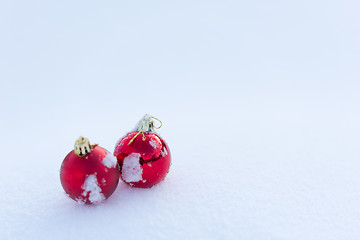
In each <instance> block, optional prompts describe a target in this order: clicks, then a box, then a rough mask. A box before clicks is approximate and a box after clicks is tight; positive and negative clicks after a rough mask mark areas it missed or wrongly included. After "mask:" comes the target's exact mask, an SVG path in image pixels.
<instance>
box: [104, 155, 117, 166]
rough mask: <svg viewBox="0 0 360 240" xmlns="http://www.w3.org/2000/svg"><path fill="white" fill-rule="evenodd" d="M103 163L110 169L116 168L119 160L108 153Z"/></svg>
mask: <svg viewBox="0 0 360 240" xmlns="http://www.w3.org/2000/svg"><path fill="white" fill-rule="evenodd" d="M102 163H103V164H104V166H106V167H108V168H114V167H116V165H117V160H116V157H115V156H114V155H112V154H111V153H110V152H108V153H107V154H106V156H105V157H104V158H103V160H102Z"/></svg>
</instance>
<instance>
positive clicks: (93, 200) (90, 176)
mask: <svg viewBox="0 0 360 240" xmlns="http://www.w3.org/2000/svg"><path fill="white" fill-rule="evenodd" d="M60 181H61V185H62V187H63V188H64V190H65V192H66V194H67V195H68V196H69V197H70V198H72V199H74V200H75V201H77V202H78V203H81V204H83V203H85V204H98V203H101V202H103V201H104V200H105V199H107V198H108V197H110V195H111V194H112V193H113V192H114V191H115V189H116V187H117V185H118V182H119V166H118V164H117V160H116V158H115V157H114V156H113V155H112V154H111V153H110V152H109V151H107V150H106V149H104V148H102V147H100V146H97V145H90V142H89V140H88V139H87V138H84V137H80V138H79V139H78V140H76V142H75V148H74V150H73V151H71V152H70V153H69V154H68V155H67V156H66V157H65V159H64V161H63V163H62V165H61V169H60Z"/></svg>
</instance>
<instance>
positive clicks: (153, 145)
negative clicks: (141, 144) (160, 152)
mask: <svg viewBox="0 0 360 240" xmlns="http://www.w3.org/2000/svg"><path fill="white" fill-rule="evenodd" d="M149 144H150V145H151V146H152V147H153V148H154V149H156V148H157V147H158V145H157V142H156V141H155V140H154V139H151V140H150V141H149Z"/></svg>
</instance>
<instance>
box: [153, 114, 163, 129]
mask: <svg viewBox="0 0 360 240" xmlns="http://www.w3.org/2000/svg"><path fill="white" fill-rule="evenodd" d="M151 118H153V119H155V120H158V122H159V123H160V126H158V127H155V126H154V121H152V125H153V127H154V128H156V129H160V128H161V127H162V125H163V123H162V121H160V119H158V118H156V117H151Z"/></svg>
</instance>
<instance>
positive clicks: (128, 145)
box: [114, 115, 171, 188]
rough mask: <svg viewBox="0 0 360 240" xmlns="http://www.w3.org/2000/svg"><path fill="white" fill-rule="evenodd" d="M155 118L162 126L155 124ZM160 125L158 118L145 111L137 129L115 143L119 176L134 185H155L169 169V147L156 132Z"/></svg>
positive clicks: (141, 186) (143, 186)
mask: <svg viewBox="0 0 360 240" xmlns="http://www.w3.org/2000/svg"><path fill="white" fill-rule="evenodd" d="M154 119H155V120H158V121H159V123H160V126H159V127H155V126H154ZM161 126H162V123H161V121H160V120H159V119H157V118H154V117H152V116H149V115H145V116H144V117H143V118H142V119H141V120H140V122H139V123H138V124H137V127H136V130H135V131H133V132H130V133H128V134H127V135H126V136H125V137H123V138H121V139H120V140H119V141H118V143H117V144H116V146H115V151H114V155H115V157H116V158H117V160H118V163H119V166H120V177H121V178H122V180H123V181H124V182H125V183H127V184H129V185H130V186H132V187H139V188H149V187H152V186H154V185H155V184H157V183H159V182H161V181H162V180H163V179H164V178H165V177H166V175H167V173H168V172H169V168H170V164H171V154H170V150H169V147H168V145H167V144H166V142H165V141H164V140H163V139H162V138H161V137H160V136H159V135H158V134H157V133H156V132H155V128H156V129H159V128H160V127H161Z"/></svg>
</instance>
